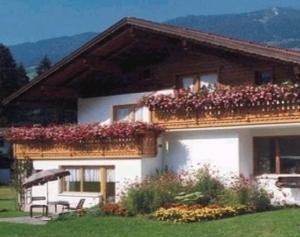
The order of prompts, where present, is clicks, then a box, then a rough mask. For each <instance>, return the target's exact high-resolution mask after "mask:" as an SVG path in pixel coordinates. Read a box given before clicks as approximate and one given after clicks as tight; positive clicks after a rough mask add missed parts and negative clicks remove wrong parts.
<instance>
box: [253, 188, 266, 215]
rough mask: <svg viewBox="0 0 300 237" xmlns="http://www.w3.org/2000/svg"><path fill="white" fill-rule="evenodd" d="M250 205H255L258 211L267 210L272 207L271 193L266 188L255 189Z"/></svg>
mask: <svg viewBox="0 0 300 237" xmlns="http://www.w3.org/2000/svg"><path fill="white" fill-rule="evenodd" d="M249 204H250V206H253V207H254V208H255V210H256V211H266V210H270V208H271V200H270V195H269V194H268V193H267V191H266V190H264V189H257V188H256V189H254V190H252V192H251V196H250V203H249Z"/></svg>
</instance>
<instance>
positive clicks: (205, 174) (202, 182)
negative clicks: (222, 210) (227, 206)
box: [194, 166, 225, 203]
mask: <svg viewBox="0 0 300 237" xmlns="http://www.w3.org/2000/svg"><path fill="white" fill-rule="evenodd" d="M195 178H196V181H195V185H194V190H195V191H198V192H201V193H202V195H203V196H205V197H207V198H209V202H210V203H215V202H216V200H217V199H218V197H219V196H220V195H221V194H222V193H223V192H224V190H225V187H224V185H223V184H222V183H221V181H220V180H219V179H218V178H217V177H216V173H215V172H212V171H210V168H209V166H204V167H202V168H200V169H199V170H198V171H197V172H196V173H195Z"/></svg>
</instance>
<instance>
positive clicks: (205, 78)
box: [200, 73, 218, 88]
mask: <svg viewBox="0 0 300 237" xmlns="http://www.w3.org/2000/svg"><path fill="white" fill-rule="evenodd" d="M217 83H218V74H217V73H208V74H202V75H201V76H200V87H201V88H202V87H203V86H205V87H209V86H212V85H215V84H217Z"/></svg>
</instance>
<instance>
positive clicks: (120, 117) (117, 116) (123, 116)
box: [113, 104, 136, 122]
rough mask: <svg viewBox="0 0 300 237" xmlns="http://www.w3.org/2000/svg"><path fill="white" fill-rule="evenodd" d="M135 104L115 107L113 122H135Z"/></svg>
mask: <svg viewBox="0 0 300 237" xmlns="http://www.w3.org/2000/svg"><path fill="white" fill-rule="evenodd" d="M135 107H136V106H135V105H133V104H129V105H115V106H114V107H113V121H115V122H134V121H135V110H136V108H135Z"/></svg>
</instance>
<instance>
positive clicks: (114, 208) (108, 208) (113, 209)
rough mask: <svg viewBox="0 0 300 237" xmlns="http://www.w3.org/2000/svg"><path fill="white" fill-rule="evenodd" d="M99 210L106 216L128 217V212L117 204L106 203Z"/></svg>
mask: <svg viewBox="0 0 300 237" xmlns="http://www.w3.org/2000/svg"><path fill="white" fill-rule="evenodd" d="M101 210H102V211H103V212H104V213H105V214H106V215H114V216H128V211H127V210H126V209H125V208H123V207H122V206H120V205H119V204H117V203H106V204H104V205H103V206H102V208H101Z"/></svg>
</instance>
